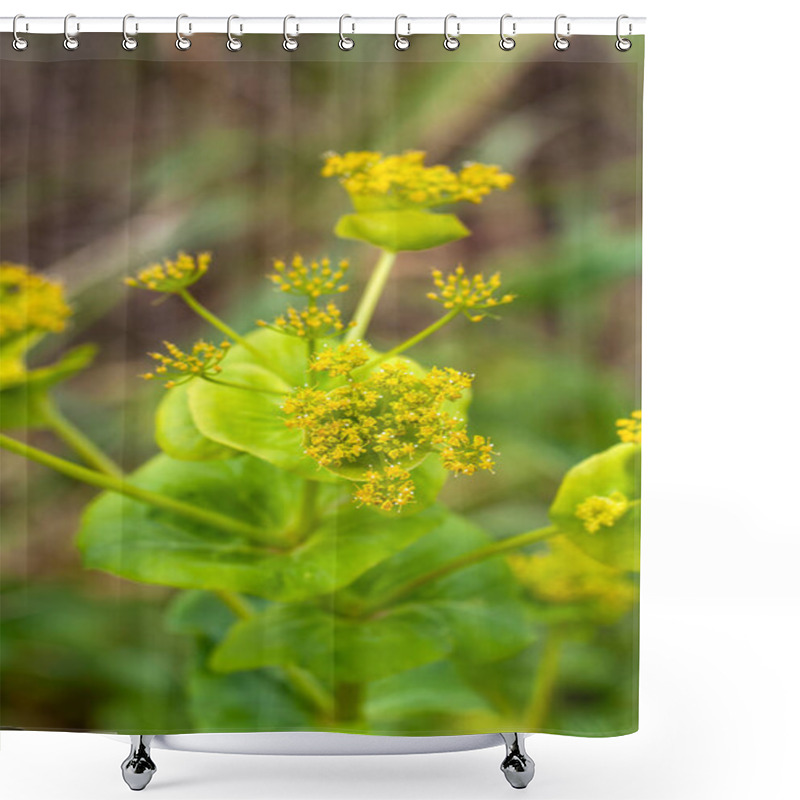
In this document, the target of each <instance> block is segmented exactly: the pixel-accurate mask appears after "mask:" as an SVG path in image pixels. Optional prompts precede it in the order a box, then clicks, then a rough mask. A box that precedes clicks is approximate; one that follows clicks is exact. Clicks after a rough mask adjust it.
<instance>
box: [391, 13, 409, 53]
mask: <svg viewBox="0 0 800 800" xmlns="http://www.w3.org/2000/svg"><path fill="white" fill-rule="evenodd" d="M401 19H406V20H407V19H408V17H407V16H406V15H405V14H398V15H397V16H396V17H395V18H394V47H395V50H408V48H409V47H411V42H410V40H409V39H407V38H406V36H411V23H409V22H407V23H406V25H407V26H408V33H406V35H405V36H401V35H400V20H401Z"/></svg>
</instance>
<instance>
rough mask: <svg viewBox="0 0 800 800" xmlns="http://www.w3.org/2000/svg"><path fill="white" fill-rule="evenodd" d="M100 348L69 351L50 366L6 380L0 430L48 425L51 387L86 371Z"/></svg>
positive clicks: (0, 392) (1, 396) (1, 395)
mask: <svg viewBox="0 0 800 800" xmlns="http://www.w3.org/2000/svg"><path fill="white" fill-rule="evenodd" d="M96 352H97V348H96V347H95V346H94V345H92V344H86V345H81V346H79V347H75V348H73V349H72V350H70V351H68V352H67V353H66V354H65V355H64V357H63V358H61V360H60V361H57V362H56V363H55V364H51V365H49V366H47V367H39V368H38V369H31V370H27V371H23V372H20V373H19V374H18V375H15V376H14V377H11V378H6V377H4V379H3V381H2V384H0V385H2V387H3V388H2V389H1V390H0V428H4V429H7V428H36V427H43V426H45V425H46V424H47V415H46V414H45V413H43V409H44V408H45V407H46V403H47V402H48V401H47V392H48V391H49V390H50V388H51V387H52V386H53V385H54V384H56V383H59V382H61V381H63V380H66V379H67V378H70V377H72V376H73V375H75V374H76V373H78V372H80V371H81V370H83V369H85V368H86V367H87V366H88V365H89V364H90V363H91V361H92V359H93V358H94V355H95V353H96Z"/></svg>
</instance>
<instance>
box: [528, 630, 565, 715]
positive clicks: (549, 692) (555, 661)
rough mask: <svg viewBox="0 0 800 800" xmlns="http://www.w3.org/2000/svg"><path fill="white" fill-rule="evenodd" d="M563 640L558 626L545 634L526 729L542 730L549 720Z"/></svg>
mask: <svg viewBox="0 0 800 800" xmlns="http://www.w3.org/2000/svg"><path fill="white" fill-rule="evenodd" d="M563 641H564V636H563V633H562V632H561V631H560V630H559V629H557V628H556V629H550V630H549V631H548V632H547V634H546V636H545V640H544V645H543V647H542V655H541V658H540V659H539V666H538V668H537V670H536V685H535V687H534V690H533V695H532V696H531V700H530V703H529V705H528V709H527V712H526V714H525V730H526V731H538V730H541V729H542V728H543V727H544V724H545V723H546V721H547V716H548V714H549V712H550V705H551V703H552V700H553V692H554V690H555V687H556V681H557V679H558V666H559V661H560V660H561V645H562V643H563Z"/></svg>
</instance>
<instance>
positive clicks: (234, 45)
mask: <svg viewBox="0 0 800 800" xmlns="http://www.w3.org/2000/svg"><path fill="white" fill-rule="evenodd" d="M235 19H239V17H237V16H236V14H231V15H230V16H229V17H228V41H227V42H226V44H225V47H227V48H228V50H230V51H231V53H236V52H237V51H239V50H241V49H242V40H241V39H240V38H239V37H238V36H234V34H233V31H232V30H231V23H232V22H233V21H234V20H235ZM241 32H242V26H241V25H239V33H240V34H241Z"/></svg>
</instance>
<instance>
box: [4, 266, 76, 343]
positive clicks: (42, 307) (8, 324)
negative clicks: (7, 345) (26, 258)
mask: <svg viewBox="0 0 800 800" xmlns="http://www.w3.org/2000/svg"><path fill="white" fill-rule="evenodd" d="M71 313H72V310H71V309H70V307H69V306H68V305H67V303H66V301H65V300H64V290H63V288H62V287H61V286H60V285H59V284H57V283H53V282H52V281H49V280H47V279H46V278H43V277H42V276H41V275H37V274H35V273H33V272H31V270H30V269H28V267H25V266H23V265H21V264H11V263H9V262H6V261H4V262H3V263H2V264H0V339H5V340H9V339H11V338H15V337H17V336H20V335H23V334H29V333H60V332H61V331H63V330H64V328H65V327H66V324H67V320H68V319H69V317H70V314H71Z"/></svg>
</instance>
